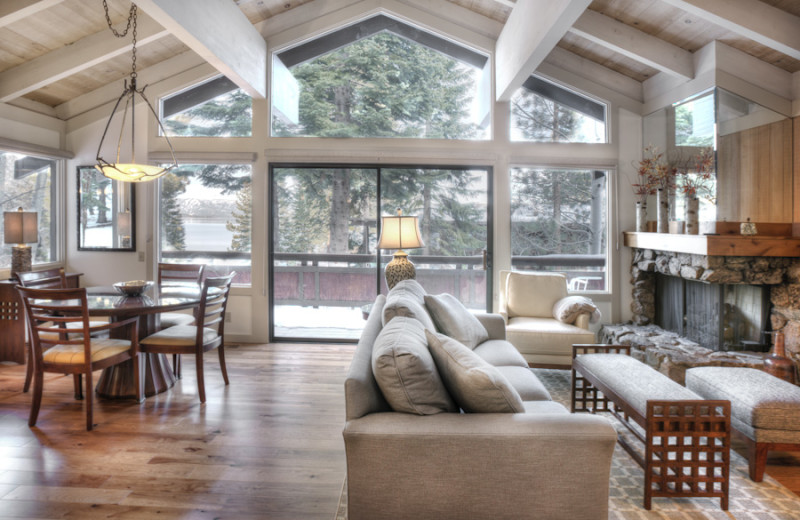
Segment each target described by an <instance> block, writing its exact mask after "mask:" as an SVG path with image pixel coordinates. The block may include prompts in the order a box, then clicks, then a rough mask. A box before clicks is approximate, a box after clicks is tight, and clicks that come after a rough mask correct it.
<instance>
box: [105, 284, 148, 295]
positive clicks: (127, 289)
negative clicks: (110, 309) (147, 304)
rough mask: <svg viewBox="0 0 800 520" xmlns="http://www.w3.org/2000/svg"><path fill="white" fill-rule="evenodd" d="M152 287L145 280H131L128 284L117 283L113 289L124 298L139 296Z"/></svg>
mask: <svg viewBox="0 0 800 520" xmlns="http://www.w3.org/2000/svg"><path fill="white" fill-rule="evenodd" d="M152 285H153V282H148V281H146V280H131V281H130V282H117V283H115V284H114V289H116V290H117V292H119V293H120V294H124V295H125V296H139V295H140V294H142V293H143V292H145V291H146V290H147V289H149V288H150V287H151V286H152Z"/></svg>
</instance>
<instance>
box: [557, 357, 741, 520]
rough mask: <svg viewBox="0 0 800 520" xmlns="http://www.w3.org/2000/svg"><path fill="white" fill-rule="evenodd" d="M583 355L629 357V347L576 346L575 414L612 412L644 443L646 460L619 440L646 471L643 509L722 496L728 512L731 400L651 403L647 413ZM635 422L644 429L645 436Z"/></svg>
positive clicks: (574, 367) (573, 388) (573, 366)
mask: <svg viewBox="0 0 800 520" xmlns="http://www.w3.org/2000/svg"><path fill="white" fill-rule="evenodd" d="M579 354H626V355H630V346H626V345H573V347H572V358H573V362H572V412H573V413H575V412H590V413H596V412H609V413H611V414H612V415H614V417H616V418H617V419H618V420H619V421H620V422H621V423H622V424H623V425H625V427H626V428H627V429H628V430H629V431H630V432H631V433H632V434H633V435H634V436H635V437H636V438H637V439H639V440H640V441H642V442H643V443H644V447H645V455H644V457H642V456H641V454H640V453H639V452H638V451H637V450H635V449H634V447H633V446H631V445H630V444H629V443H628V442H627V441H626V440H625V439H624V438H623V437H622V436H618V442H619V444H620V445H621V446H622V447H623V448H624V449H625V451H627V452H628V453H629V454H630V455H631V457H632V458H633V459H634V460H635V461H636V462H637V463H638V464H639V465H640V466H641V467H642V469H643V470H644V508H645V509H647V510H650V508H651V505H652V498H653V497H670V498H672V497H711V498H719V499H720V506H721V507H722V509H723V510H725V511H727V509H728V493H729V476H730V446H731V403H730V401H717V400H704V399H700V400H658V401H656V400H649V401H647V410H646V414H645V415H642V414H641V413H640V412H639V411H637V410H636V409H635V408H634V407H633V406H632V405H631V404H630V403H628V402H627V401H625V399H623V398H622V397H620V396H619V395H618V394H617V393H616V392H614V390H613V389H612V388H611V387H610V386H609V385H608V384H606V383H605V382H604V381H602V380H601V379H600V378H599V377H598V376H597V375H595V374H593V373H592V372H591V370H589V369H587V368H586V367H584V366H583V365H582V364H581V362H580V359H578V358H577V356H578V355H579ZM676 384H677V383H676ZM612 404H613V406H612ZM631 420H633V421H634V422H635V423H636V424H638V425H639V426H640V427H641V428H642V429H644V432H645V433H644V435H642V433H641V431H639V430H638V429H636V428H635V427H634V426H633V424H631V422H630V421H631Z"/></svg>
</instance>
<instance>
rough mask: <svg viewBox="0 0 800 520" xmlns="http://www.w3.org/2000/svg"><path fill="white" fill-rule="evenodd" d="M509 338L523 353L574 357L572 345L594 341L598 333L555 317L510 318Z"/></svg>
mask: <svg viewBox="0 0 800 520" xmlns="http://www.w3.org/2000/svg"><path fill="white" fill-rule="evenodd" d="M506 338H507V339H508V341H510V342H511V343H512V344H513V345H514V346H515V347H517V349H518V350H519V351H520V352H522V353H523V354H528V353H535V354H550V355H561V356H570V358H571V357H572V345H573V344H576V343H594V342H595V335H594V332H591V331H589V330H586V329H582V328H580V327H576V326H575V325H570V324H568V323H561V322H560V321H558V320H556V319H555V318H524V317H518V318H509V320H508V325H506Z"/></svg>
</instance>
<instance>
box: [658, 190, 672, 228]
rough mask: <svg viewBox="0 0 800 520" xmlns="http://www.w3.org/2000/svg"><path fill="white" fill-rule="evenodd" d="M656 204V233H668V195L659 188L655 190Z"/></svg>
mask: <svg viewBox="0 0 800 520" xmlns="http://www.w3.org/2000/svg"><path fill="white" fill-rule="evenodd" d="M656 204H657V205H658V216H657V218H656V223H657V224H656V231H657V232H659V233H669V195H668V194H667V193H666V192H665V191H664V190H663V189H661V188H659V189H658V190H656Z"/></svg>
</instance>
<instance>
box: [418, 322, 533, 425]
mask: <svg viewBox="0 0 800 520" xmlns="http://www.w3.org/2000/svg"><path fill="white" fill-rule="evenodd" d="M425 335H426V336H427V338H428V347H429V348H430V350H431V354H433V359H434V361H435V362H436V367H437V368H438V369H439V373H440V374H441V376H442V379H443V380H444V383H445V386H446V387H447V389H448V391H449V392H450V394H451V395H452V396H453V399H455V401H456V403H457V404H458V406H460V407H461V409H462V410H464V411H465V412H468V413H521V412H524V411H525V406H524V405H523V404H522V399H521V398H520V396H519V393H518V392H517V391H516V390H515V389H514V387H513V386H511V383H510V382H509V381H508V380H507V379H506V378H505V376H503V374H501V373H500V371H499V370H498V369H497V368H495V367H493V366H492V365H490V364H489V363H487V362H486V361H484V360H483V359H481V358H480V357H479V356H478V355H477V354H476V353H475V352H473V351H472V350H471V349H469V348H467V347H465V346H464V345H462V344H461V343H459V342H458V341H456V340H454V339H453V338H450V337H448V336H445V335H443V334H434V333H433V332H431V331H429V330H426V331H425ZM517 368H519V367H517ZM523 370H527V369H523Z"/></svg>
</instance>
